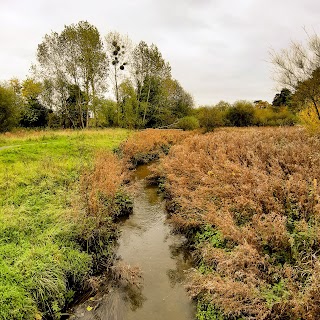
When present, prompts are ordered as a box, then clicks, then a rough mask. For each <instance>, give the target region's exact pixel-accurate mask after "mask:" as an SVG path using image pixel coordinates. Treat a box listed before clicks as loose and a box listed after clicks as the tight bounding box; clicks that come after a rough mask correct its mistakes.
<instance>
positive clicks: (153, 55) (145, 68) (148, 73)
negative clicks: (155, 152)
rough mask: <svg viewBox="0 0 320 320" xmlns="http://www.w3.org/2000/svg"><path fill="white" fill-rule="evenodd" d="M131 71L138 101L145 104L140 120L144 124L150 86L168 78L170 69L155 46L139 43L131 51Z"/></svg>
mask: <svg viewBox="0 0 320 320" xmlns="http://www.w3.org/2000/svg"><path fill="white" fill-rule="evenodd" d="M132 70H133V76H134V79H135V81H136V86H137V96H138V100H139V101H140V102H145V104H144V112H143V120H142V122H143V124H145V123H146V116H147V111H148V107H149V101H150V94H151V89H152V84H154V83H156V81H157V80H159V79H166V78H170V77H171V67H170V65H169V63H167V62H166V61H165V60H164V59H163V57H162V54H161V52H160V51H159V49H158V47H157V46H156V45H154V44H152V45H150V46H148V44H147V43H145V42H144V41H141V42H140V43H139V44H138V45H137V46H136V47H135V49H134V51H133V61H132Z"/></svg>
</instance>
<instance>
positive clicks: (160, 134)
mask: <svg viewBox="0 0 320 320" xmlns="http://www.w3.org/2000/svg"><path fill="white" fill-rule="evenodd" d="M190 135H191V133H189V132H184V131H181V130H163V129H146V130H142V131H139V132H136V133H135V134H133V135H132V136H130V138H129V139H128V140H127V141H126V142H124V143H123V144H122V145H121V146H120V150H121V153H122V156H123V159H124V161H125V162H127V163H128V164H131V166H133V167H135V166H137V165H138V164H143V163H148V162H150V161H152V160H155V159H158V158H159V156H160V155H163V154H167V153H168V151H169V149H170V147H171V146H172V145H174V144H176V143H178V142H179V141H182V140H183V139H185V138H186V137H187V136H190Z"/></svg>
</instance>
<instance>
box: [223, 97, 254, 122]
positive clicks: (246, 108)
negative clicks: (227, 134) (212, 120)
mask: <svg viewBox="0 0 320 320" xmlns="http://www.w3.org/2000/svg"><path fill="white" fill-rule="evenodd" d="M226 120H227V121H229V123H230V125H231V126H234V127H248V126H251V125H253V124H254V108H253V105H252V103H250V102H247V101H238V102H236V103H235V104H234V105H233V107H232V108H230V109H229V110H228V111H227V114H226Z"/></svg>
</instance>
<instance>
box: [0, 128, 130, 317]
mask: <svg viewBox="0 0 320 320" xmlns="http://www.w3.org/2000/svg"><path fill="white" fill-rule="evenodd" d="M128 134H129V132H128V131H126V130H121V129H115V130H89V131H45V132H32V131H31V132H22V133H16V134H9V135H8V134H7V135H0V319H7V320H8V319H35V318H36V317H37V318H40V317H41V316H43V317H45V318H50V317H51V318H59V312H60V310H61V308H62V307H63V306H64V305H65V303H66V301H67V300H68V299H71V298H72V295H73V288H72V287H71V285H75V284H76V285H77V286H79V285H81V283H82V282H83V280H84V279H85V278H86V277H87V276H88V275H89V274H90V273H91V272H92V256H91V254H90V253H89V252H86V251H84V250H83V248H81V247H80V245H79V241H78V240H79V237H81V231H82V229H81V228H82V227H83V228H84V227H85V226H83V224H84V223H85V221H83V220H82V219H81V206H80V205H79V199H80V197H81V195H80V194H79V177H80V174H81V172H82V171H83V170H85V168H87V167H89V166H90V165H91V164H92V160H93V155H94V153H95V151H97V150H101V149H102V150H112V149H113V148H116V147H117V146H118V145H119V143H120V142H122V141H123V140H124V139H125V138H126V137H127V136H128ZM3 146H12V147H8V148H2V149H1V147H3ZM79 217H80V218H79Z"/></svg>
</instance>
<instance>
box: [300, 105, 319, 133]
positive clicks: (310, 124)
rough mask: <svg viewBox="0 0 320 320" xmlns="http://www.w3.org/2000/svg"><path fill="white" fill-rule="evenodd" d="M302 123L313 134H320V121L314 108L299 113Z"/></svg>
mask: <svg viewBox="0 0 320 320" xmlns="http://www.w3.org/2000/svg"><path fill="white" fill-rule="evenodd" d="M299 120H300V122H301V123H302V124H303V125H304V126H305V127H306V129H307V130H308V131H309V132H311V133H320V120H319V119H318V115H317V113H316V111H315V110H314V107H312V106H309V107H307V108H306V109H304V110H302V111H300V113H299Z"/></svg>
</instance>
